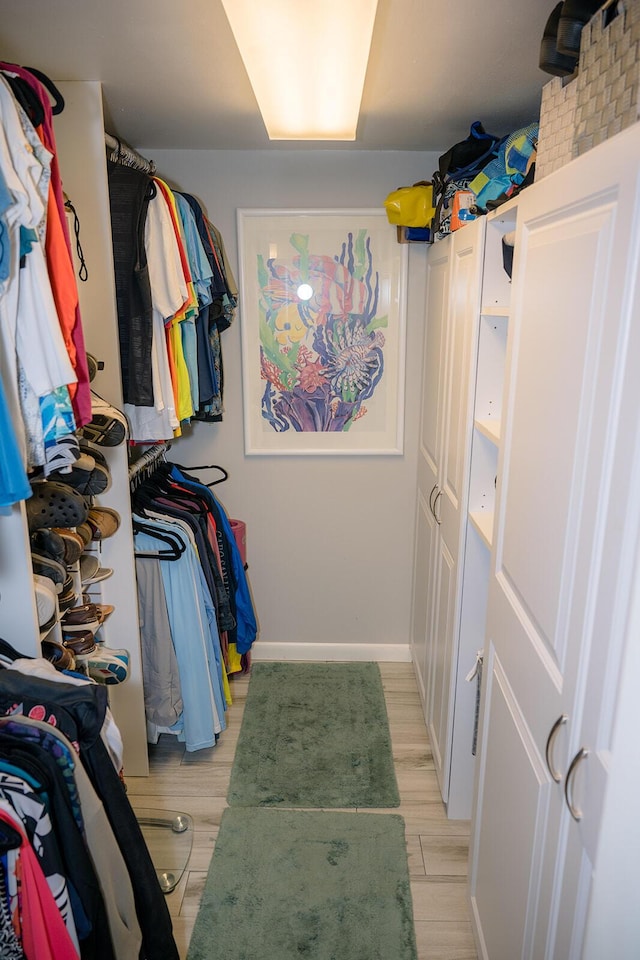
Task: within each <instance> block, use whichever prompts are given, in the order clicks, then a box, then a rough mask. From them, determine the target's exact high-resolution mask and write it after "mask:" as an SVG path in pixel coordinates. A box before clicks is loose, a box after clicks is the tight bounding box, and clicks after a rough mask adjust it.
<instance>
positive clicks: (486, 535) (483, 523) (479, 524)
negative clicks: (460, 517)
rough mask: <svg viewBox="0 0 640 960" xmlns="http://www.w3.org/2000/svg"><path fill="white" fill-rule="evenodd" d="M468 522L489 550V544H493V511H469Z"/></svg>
mask: <svg viewBox="0 0 640 960" xmlns="http://www.w3.org/2000/svg"><path fill="white" fill-rule="evenodd" d="M469 520H470V521H471V523H472V524H473V526H474V527H475V529H476V530H477V531H478V533H479V534H480V538H481V540H482V542H483V543H484V544H485V546H486V547H487V548H488V549H489V550H491V544H492V542H493V511H489V510H470V511H469Z"/></svg>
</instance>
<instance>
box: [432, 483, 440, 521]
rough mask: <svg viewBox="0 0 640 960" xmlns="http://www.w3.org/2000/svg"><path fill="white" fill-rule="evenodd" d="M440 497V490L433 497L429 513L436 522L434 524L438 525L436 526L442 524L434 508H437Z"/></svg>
mask: <svg viewBox="0 0 640 960" xmlns="http://www.w3.org/2000/svg"><path fill="white" fill-rule="evenodd" d="M441 496H442V490H438V492H437V493H436V495H435V497H434V500H433V507H432V508H431V513H432V514H433V518H434V520H435V521H436V523H437V524H438V526H440V524H441V523H442V520H441V519H440V517H439V516H438V515H437V513H436V506H437V504H438V500H439V499H440V497H441Z"/></svg>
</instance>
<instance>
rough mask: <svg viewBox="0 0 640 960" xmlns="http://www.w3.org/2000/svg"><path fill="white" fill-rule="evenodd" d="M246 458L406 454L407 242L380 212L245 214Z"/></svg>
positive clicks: (241, 228)
mask: <svg viewBox="0 0 640 960" xmlns="http://www.w3.org/2000/svg"><path fill="white" fill-rule="evenodd" d="M238 248H239V257H240V303H239V313H240V322H241V335H242V370H243V401H244V435H245V453H246V454H247V455H278V454H284V455H297V454H304V455H321V454H326V455H336V454H338V455H339V454H346V455H397V454H402V452H403V434H404V379H405V340H406V285H407V255H406V246H404V245H402V244H399V243H398V242H397V239H396V231H395V229H394V228H393V227H392V226H390V224H389V223H388V221H387V218H386V214H385V211H384V210H383V209H364V210H356V209H354V210H270V209H264V210H261V209H239V210H238Z"/></svg>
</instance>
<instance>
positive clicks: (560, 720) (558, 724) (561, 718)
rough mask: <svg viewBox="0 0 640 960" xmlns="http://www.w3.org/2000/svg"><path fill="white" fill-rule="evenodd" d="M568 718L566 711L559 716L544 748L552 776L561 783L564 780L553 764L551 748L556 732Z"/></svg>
mask: <svg viewBox="0 0 640 960" xmlns="http://www.w3.org/2000/svg"><path fill="white" fill-rule="evenodd" d="M568 719H569V718H568V717H567V715H566V713H563V714H561V715H560V716H559V717H558V719H557V720H556V722H555V723H554V725H553V726H552V727H551V732H550V734H549V736H548V737H547V745H546V747H545V748H544V756H545V759H546V761H547V769H548V770H549V773H550V774H551V778H552V779H553V780H555V782H556V783H560V781H561V780H562V774H561V773H560V771H559V770H556V768H555V767H554V765H553V762H552V760H551V750H552V749H553V742H554V740H555V738H556V734H557V732H558V730H559V729H560V727H561V726H562V725H563V724H565V723H566V722H567V720H568Z"/></svg>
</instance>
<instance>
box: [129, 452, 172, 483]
mask: <svg viewBox="0 0 640 960" xmlns="http://www.w3.org/2000/svg"><path fill="white" fill-rule="evenodd" d="M170 446H171V445H170V444H169V443H155V444H154V445H153V446H152V447H149V449H148V450H145V452H144V453H143V454H142V456H140V457H138V459H137V460H134V461H133V463H130V464H129V483H131V481H132V480H133V479H134V478H135V477H137V476H138V474H139V473H142V471H143V470H144V469H145V468H146V467H148V466H150V465H151V464H152V463H155V462H156V460H159V459H160V457H163V456H164V455H165V453H166V452H167V450H168V449H169V447H170Z"/></svg>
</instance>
